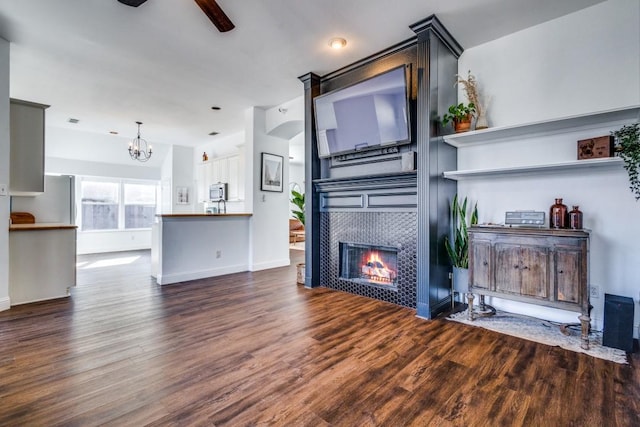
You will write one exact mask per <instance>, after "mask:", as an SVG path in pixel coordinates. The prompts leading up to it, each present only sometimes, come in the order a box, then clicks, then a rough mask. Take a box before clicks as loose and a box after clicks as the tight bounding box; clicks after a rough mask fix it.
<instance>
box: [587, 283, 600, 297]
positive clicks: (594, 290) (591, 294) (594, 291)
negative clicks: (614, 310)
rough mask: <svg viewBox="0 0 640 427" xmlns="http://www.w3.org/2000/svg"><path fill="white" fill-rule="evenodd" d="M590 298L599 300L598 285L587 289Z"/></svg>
mask: <svg viewBox="0 0 640 427" xmlns="http://www.w3.org/2000/svg"><path fill="white" fill-rule="evenodd" d="M589 297H590V298H600V287H599V286H598V285H591V286H590V287H589Z"/></svg>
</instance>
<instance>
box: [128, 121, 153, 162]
mask: <svg viewBox="0 0 640 427" xmlns="http://www.w3.org/2000/svg"><path fill="white" fill-rule="evenodd" d="M136 123H137V124H138V136H137V137H136V138H135V139H134V140H133V141H131V142H130V143H129V155H130V156H131V158H132V159H133V160H137V161H139V162H146V161H147V160H149V159H150V158H151V153H152V148H151V145H149V144H147V141H145V140H144V139H142V138H140V125H141V124H142V122H136Z"/></svg>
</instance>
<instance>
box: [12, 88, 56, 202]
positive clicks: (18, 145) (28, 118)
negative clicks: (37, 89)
mask: <svg viewBox="0 0 640 427" xmlns="http://www.w3.org/2000/svg"><path fill="white" fill-rule="evenodd" d="M48 107H49V106H48V105H43V104H36V103H34V102H28V101H21V100H18V99H11V101H10V110H9V111H10V112H9V115H10V141H11V142H10V151H11V171H10V177H9V192H10V194H11V195H12V196H33V195H37V194H41V193H44V124H45V121H44V120H45V117H44V116H45V110H46V109H47V108H48Z"/></svg>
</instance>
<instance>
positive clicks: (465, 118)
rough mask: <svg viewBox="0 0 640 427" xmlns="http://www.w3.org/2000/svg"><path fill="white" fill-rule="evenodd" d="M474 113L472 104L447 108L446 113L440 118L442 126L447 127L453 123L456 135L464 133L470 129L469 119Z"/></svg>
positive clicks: (474, 108)
mask: <svg viewBox="0 0 640 427" xmlns="http://www.w3.org/2000/svg"><path fill="white" fill-rule="evenodd" d="M475 112H476V106H475V105H474V104H473V102H471V103H469V104H466V105H465V104H464V103H462V102H461V103H460V104H457V105H452V106H451V107H449V110H448V112H447V113H445V115H444V116H442V124H443V125H445V126H446V125H447V124H448V123H449V122H453V129H454V130H455V131H456V133H459V132H466V131H468V130H469V129H470V128H471V119H472V118H473V115H474V114H475Z"/></svg>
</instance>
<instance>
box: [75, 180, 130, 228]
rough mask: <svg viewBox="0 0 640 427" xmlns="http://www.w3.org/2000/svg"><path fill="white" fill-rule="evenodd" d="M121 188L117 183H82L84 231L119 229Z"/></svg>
mask: <svg viewBox="0 0 640 427" xmlns="http://www.w3.org/2000/svg"><path fill="white" fill-rule="evenodd" d="M119 188H120V185H119V184H118V183H115V182H100V181H84V180H83V181H82V184H81V193H82V229H83V230H115V229H117V228H118V205H119V199H120V197H119V195H118V190H119Z"/></svg>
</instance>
